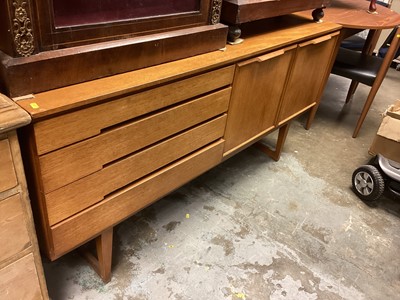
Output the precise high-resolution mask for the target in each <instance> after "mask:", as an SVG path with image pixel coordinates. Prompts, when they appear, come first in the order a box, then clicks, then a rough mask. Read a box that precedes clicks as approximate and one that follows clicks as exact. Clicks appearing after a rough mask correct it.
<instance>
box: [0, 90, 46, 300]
mask: <svg viewBox="0 0 400 300" xmlns="http://www.w3.org/2000/svg"><path fill="white" fill-rule="evenodd" d="M30 121H31V118H30V116H29V115H28V114H27V113H26V112H25V111H24V110H23V109H21V108H20V107H19V106H18V105H16V104H15V103H14V102H13V101H12V100H11V99H9V98H7V97H5V96H4V95H2V94H0V240H1V247H0V299H48V295H47V288H46V282H45V279H44V275H43V267H42V261H41V258H40V254H39V248H38V245H37V239H36V233H35V228H34V225H33V219H32V211H31V206H30V200H29V197H28V191H27V186H26V180H25V174H24V168H23V165H22V159H21V153H20V148H19V143H18V138H17V132H16V129H17V128H19V127H21V126H24V125H26V124H28V123H29V122H30Z"/></svg>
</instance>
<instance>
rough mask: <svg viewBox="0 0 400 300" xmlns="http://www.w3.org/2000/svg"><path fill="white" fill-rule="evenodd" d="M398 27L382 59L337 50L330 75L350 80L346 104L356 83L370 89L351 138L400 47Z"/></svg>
mask: <svg viewBox="0 0 400 300" xmlns="http://www.w3.org/2000/svg"><path fill="white" fill-rule="evenodd" d="M399 41H400V27H399V26H397V27H396V29H395V34H394V37H393V39H392V41H391V44H390V47H389V48H388V51H387V53H386V55H385V57H384V58H381V57H377V56H374V55H372V54H369V53H368V52H365V51H364V52H359V51H355V50H350V49H346V48H343V47H340V48H339V51H338V55H337V57H336V60H335V63H334V65H333V68H332V73H333V74H336V75H339V76H343V77H346V78H349V79H351V80H352V81H351V84H350V88H349V91H348V93H347V97H346V103H347V102H349V101H350V99H351V98H352V96H353V94H354V93H355V91H356V88H357V86H358V83H359V82H360V83H363V84H366V85H368V86H370V87H371V90H370V92H369V94H368V97H367V100H366V101H365V104H364V107H363V109H362V111H361V115H360V117H359V119H358V122H357V125H356V128H355V129H354V132H353V137H354V138H355V137H357V135H358V133H359V131H360V128H361V126H362V124H363V122H364V120H365V117H366V116H367V113H368V111H369V109H370V107H371V104H372V102H373V101H374V98H375V95H376V94H377V92H378V90H379V87H380V86H381V84H382V81H383V79H384V78H385V76H386V73H387V70H388V69H389V67H390V64H391V62H392V61H393V58H394V55H395V54H396V52H397V50H398V48H399V45H400V42H399Z"/></svg>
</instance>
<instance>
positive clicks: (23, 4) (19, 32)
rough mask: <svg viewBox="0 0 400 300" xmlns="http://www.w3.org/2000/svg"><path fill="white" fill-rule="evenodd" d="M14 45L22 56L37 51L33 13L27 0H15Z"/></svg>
mask: <svg viewBox="0 0 400 300" xmlns="http://www.w3.org/2000/svg"><path fill="white" fill-rule="evenodd" d="M13 6H14V18H13V26H14V30H13V32H14V45H15V50H16V52H17V53H18V54H19V55H21V56H30V55H31V54H32V53H33V52H34V51H35V43H34V36H33V32H32V22H31V13H30V9H29V5H28V3H27V1H24V0H14V1H13Z"/></svg>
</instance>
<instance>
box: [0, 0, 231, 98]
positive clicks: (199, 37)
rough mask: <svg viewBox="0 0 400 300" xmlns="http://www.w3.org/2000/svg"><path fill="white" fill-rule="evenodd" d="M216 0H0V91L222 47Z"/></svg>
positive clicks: (17, 91) (56, 83)
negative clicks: (55, 74)
mask: <svg viewBox="0 0 400 300" xmlns="http://www.w3.org/2000/svg"><path fill="white" fill-rule="evenodd" d="M143 3H145V5H146V6H143ZM221 3H222V0H187V1H184V0H174V1H162V0H151V1H145V2H143V1H140V3H139V1H137V0H130V1H127V0H116V1H109V0H88V1H77V0H38V1H33V0H4V1H1V3H0V35H1V37H2V39H0V50H1V51H0V59H1V64H0V88H1V89H2V90H3V92H4V93H6V94H8V95H11V96H13V97H15V96H22V95H25V94H30V93H32V92H34V93H36V92H40V91H46V90H49V89H54V88H58V87H62V86H65V85H70V84H75V83H78V82H83V81H87V80H92V79H97V78H100V77H104V76H109V75H114V74H118V73H122V72H126V71H130V70H135V69H138V68H143V67H147V66H151V65H155V64H160V63H164V62H168V61H171V60H177V59H181V58H185V57H188V56H193V55H197V54H201V53H205V52H209V51H213V50H217V49H219V48H223V47H224V46H225V43H226V36H227V27H226V26H224V25H222V24H220V23H219V18H220V12H221ZM99 8H101V9H99ZM55 72H56V73H57V74H58V76H54V73H55Z"/></svg>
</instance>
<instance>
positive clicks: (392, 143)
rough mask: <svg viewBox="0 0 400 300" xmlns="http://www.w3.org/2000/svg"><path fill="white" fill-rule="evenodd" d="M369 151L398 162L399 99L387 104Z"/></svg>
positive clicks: (399, 160)
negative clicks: (389, 104) (387, 106)
mask: <svg viewBox="0 0 400 300" xmlns="http://www.w3.org/2000/svg"><path fill="white" fill-rule="evenodd" d="M369 153H370V154H371V155H376V154H378V153H379V154H382V155H383V156H384V157H386V158H388V159H390V160H394V161H396V162H400V100H397V101H396V102H395V103H394V104H392V105H391V106H389V108H388V109H387V110H386V112H385V113H384V117H383V119H382V123H381V125H380V127H379V129H378V132H377V134H376V136H375V139H374V141H373V142H372V145H371V147H370V149H369Z"/></svg>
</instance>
